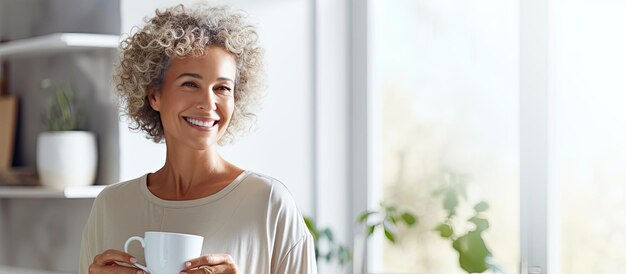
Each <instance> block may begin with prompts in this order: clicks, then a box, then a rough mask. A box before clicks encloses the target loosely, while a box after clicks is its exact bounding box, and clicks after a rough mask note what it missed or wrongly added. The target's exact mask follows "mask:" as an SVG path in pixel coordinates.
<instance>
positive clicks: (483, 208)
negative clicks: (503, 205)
mask: <svg viewBox="0 0 626 274" xmlns="http://www.w3.org/2000/svg"><path fill="white" fill-rule="evenodd" d="M487 209H489V204H488V203H486V202H485V201H481V202H480V203H478V204H476V205H475V206H474V210H475V211H476V212H478V213H480V212H484V211H487Z"/></svg>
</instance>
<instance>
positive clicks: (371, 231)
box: [367, 225, 376, 237]
mask: <svg viewBox="0 0 626 274" xmlns="http://www.w3.org/2000/svg"><path fill="white" fill-rule="evenodd" d="M375 229H376V225H370V226H368V227H367V237H369V236H370V235H372V233H374V230H375Z"/></svg>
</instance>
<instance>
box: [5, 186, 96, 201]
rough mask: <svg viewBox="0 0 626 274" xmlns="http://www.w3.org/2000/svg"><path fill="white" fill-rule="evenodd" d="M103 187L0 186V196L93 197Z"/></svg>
mask: <svg viewBox="0 0 626 274" xmlns="http://www.w3.org/2000/svg"><path fill="white" fill-rule="evenodd" d="M104 187H105V186H102V185H97V186H96V185H94V186H80V187H66V188H64V189H54V188H46V187H42V186H0V198H62V199H77V198H95V197H96V196H98V194H99V193H100V191H102V190H103V189H104Z"/></svg>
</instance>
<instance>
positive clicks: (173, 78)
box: [149, 47, 237, 150]
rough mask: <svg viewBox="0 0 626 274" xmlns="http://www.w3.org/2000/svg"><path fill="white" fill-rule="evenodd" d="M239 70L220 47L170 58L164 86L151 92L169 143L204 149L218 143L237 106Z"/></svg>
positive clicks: (151, 100) (151, 99)
mask: <svg viewBox="0 0 626 274" xmlns="http://www.w3.org/2000/svg"><path fill="white" fill-rule="evenodd" d="M236 74H237V66H236V62H235V58H234V57H233V55H232V54H230V53H229V52H228V51H226V50H225V49H223V48H221V47H209V48H207V50H206V54H205V55H203V56H200V57H186V58H175V59H172V60H171V61H170V66H169V68H168V69H167V71H166V72H165V76H164V79H163V84H162V88H161V90H160V91H155V92H153V93H152V94H150V95H149V98H150V105H151V106H152V108H153V109H154V110H156V111H158V112H159V114H160V116H161V122H162V124H163V131H164V135H165V140H166V143H167V144H168V145H171V144H174V143H176V144H182V145H186V146H189V147H191V148H193V149H196V150H204V149H207V148H209V147H210V146H212V145H215V144H217V142H218V141H219V139H220V138H221V137H222V136H223V135H224V133H225V132H226V129H227V127H228V124H229V123H230V120H231V118H232V115H233V111H234V108H235V97H234V91H235V77H236Z"/></svg>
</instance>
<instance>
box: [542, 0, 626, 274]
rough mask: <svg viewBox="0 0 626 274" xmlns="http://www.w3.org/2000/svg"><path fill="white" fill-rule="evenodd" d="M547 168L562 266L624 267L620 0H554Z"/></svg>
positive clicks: (624, 41)
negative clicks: (550, 162)
mask: <svg viewBox="0 0 626 274" xmlns="http://www.w3.org/2000/svg"><path fill="white" fill-rule="evenodd" d="M553 5H554V8H553V9H552V11H553V12H552V18H553V20H552V22H554V28H553V29H554V34H553V35H552V37H553V41H554V42H553V50H552V53H553V56H552V60H553V63H554V77H553V83H554V94H555V97H554V98H555V99H554V100H553V102H552V104H551V105H550V106H551V107H552V113H554V120H555V123H554V124H555V128H554V131H555V134H554V142H553V143H554V144H555V148H554V153H555V155H554V156H555V157H554V161H555V164H554V170H553V172H555V176H554V178H555V180H556V182H557V184H558V190H559V195H558V196H557V197H555V198H558V200H557V201H555V203H558V208H559V211H558V212H559V213H560V214H559V215H560V216H559V219H560V226H559V229H558V231H559V232H560V233H559V235H560V240H559V241H558V242H559V250H560V258H559V259H560V270H561V273H567V274H582V273H622V272H624V269H625V268H626V254H625V253H624V252H623V248H624V246H626V218H624V216H626V166H625V163H626V145H625V142H624V140H626V108H625V107H624V105H625V103H626V92H625V90H626V81H624V79H626V37H624V35H621V33H623V26H624V25H626V18H624V16H623V14H624V13H626V3H623V2H620V1H589V0H576V1H565V0H555V1H554V4H553Z"/></svg>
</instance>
